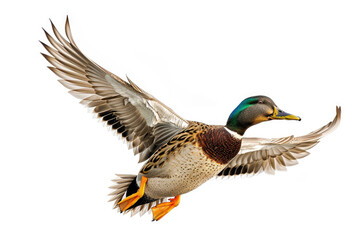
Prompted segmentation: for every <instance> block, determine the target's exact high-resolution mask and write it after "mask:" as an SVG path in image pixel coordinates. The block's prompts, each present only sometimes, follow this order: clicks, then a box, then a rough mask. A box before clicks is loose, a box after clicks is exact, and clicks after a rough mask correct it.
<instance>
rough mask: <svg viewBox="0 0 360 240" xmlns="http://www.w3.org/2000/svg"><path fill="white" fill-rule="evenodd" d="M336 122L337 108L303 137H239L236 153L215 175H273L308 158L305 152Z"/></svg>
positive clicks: (338, 112) (338, 115)
mask: <svg viewBox="0 0 360 240" xmlns="http://www.w3.org/2000/svg"><path fill="white" fill-rule="evenodd" d="M340 119H341V108H340V107H336V116H335V118H334V120H333V121H331V122H329V123H328V124H327V125H325V126H323V127H322V128H319V129H318V130H316V131H313V132H311V133H309V134H307V135H304V136H301V137H294V136H289V137H284V138H271V139H266V138H243V140H242V146H241V150H240V153H239V154H238V155H237V156H236V157H234V158H233V159H232V160H231V162H230V163H229V164H228V165H227V166H226V167H225V168H224V169H223V170H222V171H221V172H220V173H219V174H218V176H233V175H240V174H255V173H259V172H262V171H265V172H268V173H273V172H274V170H284V169H285V168H286V166H292V165H295V164H297V159H300V158H303V157H305V156H307V155H309V152H307V150H308V149H310V148H312V147H314V146H315V145H316V144H317V143H318V142H319V140H320V138H322V137H323V136H324V135H325V134H328V133H329V132H330V131H332V130H334V129H335V128H336V127H337V126H338V125H339V123H340Z"/></svg>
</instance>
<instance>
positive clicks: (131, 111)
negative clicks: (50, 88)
mask: <svg viewBox="0 0 360 240" xmlns="http://www.w3.org/2000/svg"><path fill="white" fill-rule="evenodd" d="M51 25H52V29H53V32H54V35H55V37H56V39H57V40H56V39H54V38H53V37H51V36H50V34H48V33H47V32H46V31H45V30H44V31H45V35H46V37H47V39H48V40H49V42H50V44H51V45H52V47H50V46H48V45H46V44H45V43H42V42H41V43H42V45H43V46H44V47H45V49H46V50H47V51H48V52H49V53H50V55H51V56H50V55H46V54H42V55H43V56H44V57H45V58H46V60H48V61H49V63H50V64H52V65H53V66H52V67H49V69H50V70H51V71H53V72H54V73H55V74H56V75H57V76H59V77H60V78H61V79H60V80H59V82H60V83H62V84H63V85H64V86H65V87H67V88H69V89H70V93H71V94H72V95H74V96H75V97H77V98H80V99H81V103H82V104H84V105H86V106H88V107H90V108H93V109H94V112H95V113H97V115H98V117H99V118H101V119H102V120H103V121H105V122H107V124H108V125H110V126H111V127H112V129H113V130H114V131H116V132H117V133H118V134H120V135H121V136H122V137H124V138H125V139H126V140H127V141H128V143H129V146H130V147H131V148H133V150H134V154H138V153H140V157H139V162H141V161H145V160H146V159H147V158H149V157H150V156H151V154H152V153H153V152H154V151H155V150H156V148H158V147H159V146H161V144H163V143H164V142H166V141H167V140H168V139H170V138H171V137H172V136H173V135H175V134H176V133H178V132H179V131H181V130H182V129H183V128H185V127H186V126H187V125H188V122H187V121H186V120H184V119H182V118H181V117H179V116H178V115H177V114H176V113H174V112H173V111H172V110H171V109H170V108H168V107H166V106H165V105H164V104H162V103H161V102H160V101H158V100H157V99H155V98H154V97H153V96H151V95H150V94H148V93H147V92H145V91H144V90H142V89H141V88H139V87H138V86H137V85H135V84H134V83H133V82H132V81H131V80H130V79H128V78H127V81H125V80H123V79H121V78H120V77H117V76H116V75H114V74H112V73H111V72H109V71H107V70H105V69H104V68H102V67H100V66H99V65H97V64H96V63H94V62H93V61H91V60H90V59H89V58H87V57H86V56H85V55H84V54H83V53H82V52H81V51H80V49H79V48H78V47H77V46H76V44H75V42H74V40H73V37H72V35H71V31H70V25H69V20H68V18H67V19H66V24H65V32H66V36H67V39H65V38H64V37H63V36H61V35H60V33H59V32H58V30H57V29H56V28H55V26H54V24H53V23H52V22H51Z"/></svg>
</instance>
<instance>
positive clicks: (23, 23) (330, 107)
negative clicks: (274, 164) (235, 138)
mask: <svg viewBox="0 0 360 240" xmlns="http://www.w3.org/2000/svg"><path fill="white" fill-rule="evenodd" d="M359 12H360V8H359V4H358V1H329V0H327V1H317V0H310V1H305V0H303V1H289V0H284V1H278V0H274V1H68V0H62V1H7V2H6V3H3V4H2V6H1V9H0V20H1V21H0V22H1V38H0V41H1V44H0V61H1V76H0V81H1V86H0V89H1V93H0V100H1V101H0V102H1V110H2V111H1V119H0V121H1V124H0V139H1V151H0V160H1V165H0V184H1V185H0V187H1V197H0V221H1V223H0V228H1V230H0V238H1V239H131V238H132V239H140V238H143V239H184V238H190V237H191V238H194V239H219V238H221V239H229V238H233V239H234V238H236V239H278V240H279V239H359V231H358V228H359V214H360V210H359V202H360V197H359V195H358V194H359V183H360V177H359V167H360V163H359V162H360V159H359V150H358V149H359V143H358V142H359V137H358V135H359V123H358V122H359V118H360V114H359V111H360V110H359V97H358V92H359V86H358V85H356V82H358V81H359V77H360V73H359V64H360V47H359V46H360V35H359V27H360V14H359ZM66 15H69V17H70V23H71V27H72V31H73V35H74V38H75V41H76V42H77V45H78V46H79V47H80V49H81V50H82V51H83V52H84V53H85V54H86V55H87V56H88V57H90V58H91V59H92V60H94V61H95V62H97V63H98V64H100V65H101V66H103V67H105V68H107V69H108V70H110V71H112V72H114V73H115V74H117V75H119V76H120V77H124V76H125V74H128V76H129V77H130V78H131V79H132V80H133V81H134V82H135V83H137V84H138V85H139V86H140V87H142V88H143V89H145V90H146V91H148V92H150V93H151V94H153V95H154V96H156V97H157V98H158V99H159V100H161V101H163V102H164V103H165V104H167V105H168V106H170V107H171V108H172V109H174V110H175V111H176V112H177V113H178V114H179V115H181V116H182V117H184V118H186V119H189V120H197V121H202V122H205V123H210V124H224V123H225V122H226V119H227V117H228V115H229V113H230V112H231V111H232V110H233V109H234V108H235V107H236V106H237V105H238V104H239V102H240V101H241V100H243V99H244V98H246V97H249V96H252V95H257V94H263V95H268V96H270V97H271V98H272V99H273V100H274V101H275V102H276V103H277V105H278V106H279V107H280V108H282V109H283V110H285V111H288V112H290V113H293V114H296V115H299V116H301V117H302V119H303V120H302V121H301V122H295V121H277V122H275V121H273V122H269V123H264V124H260V125H257V126H255V127H253V128H251V129H250V130H249V131H248V132H247V133H246V135H247V136H258V137H281V136H288V135H291V134H296V135H299V134H305V133H308V132H310V131H312V130H315V129H317V128H318V127H320V126H322V125H324V124H326V123H327V122H329V121H330V120H332V118H333V117H334V114H335V106H336V105H340V106H342V110H343V118H342V123H341V125H340V127H339V128H338V129H337V130H336V131H335V132H333V133H332V134H331V135H329V136H327V137H326V138H325V139H323V141H322V142H321V143H320V144H318V145H317V146H316V147H315V148H314V149H312V150H311V153H312V154H311V155H309V156H308V157H306V158H304V159H302V160H301V161H300V164H299V165H297V166H294V167H291V168H289V169H288V171H286V172H277V173H276V174H275V175H274V176H273V175H267V174H260V175H257V176H254V177H237V178H232V179H214V180H211V181H209V182H207V183H206V184H204V185H203V186H201V187H200V188H198V189H196V190H195V191H193V192H190V193H188V194H185V195H183V196H182V200H181V203H180V205H179V207H177V208H176V209H174V210H173V211H172V212H170V213H169V214H168V215H167V216H166V217H164V218H163V219H162V220H161V221H159V222H151V215H147V214H146V215H144V216H143V217H139V216H138V215H137V216H134V217H130V216H129V215H125V216H123V215H120V214H118V213H117V211H115V210H113V209H112V203H109V202H107V200H108V199H109V197H108V196H107V194H108V193H109V192H110V189H108V186H110V185H112V182H111V179H113V178H114V177H115V175H114V174H115V173H129V174H136V173H137V172H138V170H139V168H140V167H141V165H138V164H137V157H134V156H133V155H132V152H131V151H128V150H127V147H126V144H123V143H122V142H121V141H119V140H118V139H117V137H114V136H113V135H112V134H111V132H110V131H107V129H106V128H105V127H103V126H102V125H103V124H102V123H99V122H98V121H97V120H96V119H94V118H93V117H92V114H91V113H88V112H87V110H86V109H85V108H84V107H82V106H81V105H80V104H78V103H77V102H78V100H77V99H75V98H73V97H72V96H70V95H69V94H67V93H66V89H64V88H63V87H62V86H61V85H60V84H59V83H58V82H57V81H56V79H57V78H58V77H56V76H55V75H54V74H53V73H52V72H50V71H49V70H48V69H47V68H46V66H47V65H48V63H47V62H46V61H45V59H43V58H42V56H41V55H40V51H42V52H44V51H45V50H44V49H43V48H42V46H41V45H40V44H39V42H38V40H42V41H45V42H46V38H45V36H44V34H43V32H42V29H41V27H44V28H45V29H47V30H48V31H51V27H50V23H49V21H48V18H51V19H52V20H53V21H54V23H55V24H56V26H57V27H58V28H59V30H61V32H63V30H64V23H65V18H66Z"/></svg>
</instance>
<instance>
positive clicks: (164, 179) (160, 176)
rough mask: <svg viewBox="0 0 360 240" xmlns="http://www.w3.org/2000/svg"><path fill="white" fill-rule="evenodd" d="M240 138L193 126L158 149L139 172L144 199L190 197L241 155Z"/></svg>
mask: <svg viewBox="0 0 360 240" xmlns="http://www.w3.org/2000/svg"><path fill="white" fill-rule="evenodd" d="M240 146H241V138H239V137H235V136H234V135H232V134H231V133H230V131H229V130H226V129H225V127H224V126H211V125H206V124H203V123H199V122H190V123H189V126H188V127H187V128H186V129H184V131H182V132H180V133H178V134H177V135H175V136H174V137H172V138H171V139H170V141H169V142H168V143H167V144H165V145H163V146H162V147H161V148H159V149H158V150H157V151H156V152H155V153H154V154H153V155H152V156H151V158H150V159H149V160H148V161H147V162H146V163H145V164H144V166H143V167H142V169H141V170H140V173H139V177H138V181H139V182H140V178H141V176H145V177H147V178H149V179H148V181H147V187H146V189H145V195H146V196H148V197H150V198H153V199H161V198H166V197H172V196H176V195H181V194H184V193H187V192H189V191H191V190H193V189H195V188H197V187H198V186H200V185H201V184H203V183H204V182H206V181H207V180H209V179H210V178H212V177H214V176H215V175H217V174H218V173H219V172H220V171H221V170H222V169H224V167H225V166H226V165H227V164H228V163H229V161H230V160H231V159H233V158H234V157H235V156H236V154H238V152H239V150H240Z"/></svg>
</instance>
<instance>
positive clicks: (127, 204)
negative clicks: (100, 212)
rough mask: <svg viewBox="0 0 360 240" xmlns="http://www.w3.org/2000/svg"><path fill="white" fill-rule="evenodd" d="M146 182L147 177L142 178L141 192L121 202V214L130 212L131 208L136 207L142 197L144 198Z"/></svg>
mask: <svg viewBox="0 0 360 240" xmlns="http://www.w3.org/2000/svg"><path fill="white" fill-rule="evenodd" d="M146 182H147V177H144V176H142V177H141V183H140V187H139V190H138V191H137V192H136V193H134V194H131V195H130V196H128V197H126V198H124V199H123V200H121V202H119V203H118V204H119V207H120V211H121V212H123V211H126V210H128V209H129V207H131V206H132V205H134V204H135V203H136V202H137V201H138V200H139V199H140V198H141V197H142V196H144V192H145V185H146Z"/></svg>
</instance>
